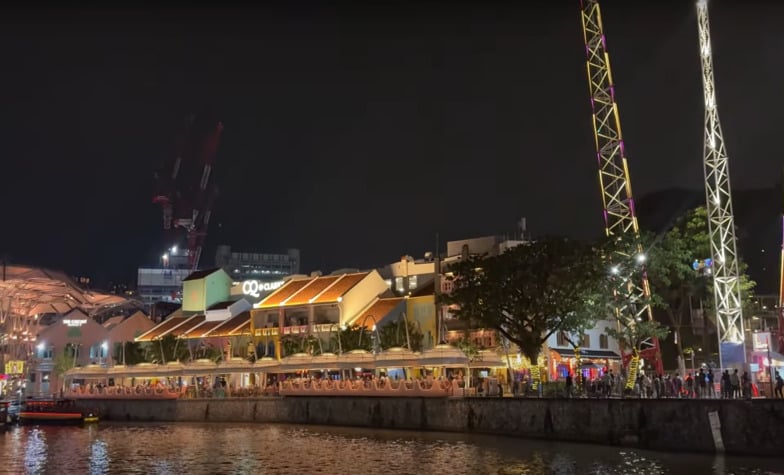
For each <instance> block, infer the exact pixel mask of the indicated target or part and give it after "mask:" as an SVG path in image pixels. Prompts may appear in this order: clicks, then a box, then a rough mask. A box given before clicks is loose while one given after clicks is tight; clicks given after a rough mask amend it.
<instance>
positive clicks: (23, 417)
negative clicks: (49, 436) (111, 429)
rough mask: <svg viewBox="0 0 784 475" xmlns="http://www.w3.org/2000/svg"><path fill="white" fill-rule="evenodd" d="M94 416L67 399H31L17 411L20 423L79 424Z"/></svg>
mask: <svg viewBox="0 0 784 475" xmlns="http://www.w3.org/2000/svg"><path fill="white" fill-rule="evenodd" d="M94 418H95V416H94V415H93V414H84V413H82V411H80V410H79V409H78V408H77V407H76V404H75V403H74V401H72V400H69V399H56V400H52V399H47V400H35V399H31V400H27V401H25V402H24V407H23V408H22V410H21V411H19V423H20V424H55V425H79V424H82V423H83V422H85V419H88V420H92V419H94Z"/></svg>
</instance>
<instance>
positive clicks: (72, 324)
mask: <svg viewBox="0 0 784 475" xmlns="http://www.w3.org/2000/svg"><path fill="white" fill-rule="evenodd" d="M63 323H64V324H65V325H66V326H69V327H80V326H82V325H84V324H85V323H87V320H68V319H66V320H63Z"/></svg>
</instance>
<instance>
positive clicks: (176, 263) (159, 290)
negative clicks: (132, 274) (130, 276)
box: [136, 247, 191, 306]
mask: <svg viewBox="0 0 784 475" xmlns="http://www.w3.org/2000/svg"><path fill="white" fill-rule="evenodd" d="M190 273H191V269H190V265H189V264H188V250H187V249H178V248H177V247H172V248H171V249H169V250H168V251H167V252H165V253H163V254H162V255H161V264H160V266H159V267H140V268H139V269H138V274H137V280H136V290H137V292H138V293H139V297H140V298H141V299H142V302H144V304H145V305H148V306H151V305H153V304H155V303H156V302H172V303H181V302H182V280H183V279H185V278H186V277H188V275H189V274H190Z"/></svg>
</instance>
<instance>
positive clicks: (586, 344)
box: [580, 335, 591, 348]
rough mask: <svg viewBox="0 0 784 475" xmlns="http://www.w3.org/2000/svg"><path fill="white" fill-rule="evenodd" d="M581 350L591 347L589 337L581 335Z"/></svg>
mask: <svg viewBox="0 0 784 475" xmlns="http://www.w3.org/2000/svg"><path fill="white" fill-rule="evenodd" d="M580 346H582V347H583V348H590V347H591V335H583V342H582V343H581V344H580Z"/></svg>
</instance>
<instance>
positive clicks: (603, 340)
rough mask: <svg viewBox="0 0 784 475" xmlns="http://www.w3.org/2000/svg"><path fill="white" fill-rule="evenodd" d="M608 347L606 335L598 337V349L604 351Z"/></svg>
mask: <svg viewBox="0 0 784 475" xmlns="http://www.w3.org/2000/svg"><path fill="white" fill-rule="evenodd" d="M609 347H610V344H609V342H608V341H607V335H599V348H601V349H603V350H606V349H607V348H609Z"/></svg>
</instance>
